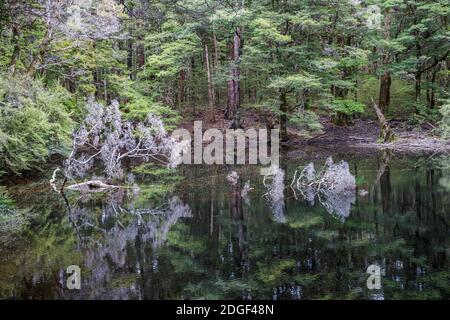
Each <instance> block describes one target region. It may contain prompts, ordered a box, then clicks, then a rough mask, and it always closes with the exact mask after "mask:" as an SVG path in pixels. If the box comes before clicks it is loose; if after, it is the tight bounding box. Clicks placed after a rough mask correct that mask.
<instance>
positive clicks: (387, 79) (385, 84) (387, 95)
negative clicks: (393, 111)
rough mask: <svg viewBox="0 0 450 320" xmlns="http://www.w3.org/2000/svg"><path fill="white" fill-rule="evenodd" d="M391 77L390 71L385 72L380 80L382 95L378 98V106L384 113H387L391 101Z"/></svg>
mask: <svg viewBox="0 0 450 320" xmlns="http://www.w3.org/2000/svg"><path fill="white" fill-rule="evenodd" d="M391 82H392V79H391V75H390V73H389V71H387V72H385V74H383V75H382V76H381V78H380V95H379V97H378V106H379V108H380V109H381V112H382V113H385V112H386V111H387V109H388V107H389V103H390V100H391Z"/></svg>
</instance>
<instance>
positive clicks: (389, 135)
mask: <svg viewBox="0 0 450 320" xmlns="http://www.w3.org/2000/svg"><path fill="white" fill-rule="evenodd" d="M372 104H373V108H374V110H375V113H376V114H377V117H378V123H379V125H380V130H381V131H380V140H381V142H383V143H386V142H392V141H393V140H394V138H395V136H394V133H393V132H392V130H391V126H390V125H389V122H388V121H387V120H386V117H385V116H384V114H383V111H381V109H380V107H378V105H377V104H376V103H375V102H374V101H373V99H372Z"/></svg>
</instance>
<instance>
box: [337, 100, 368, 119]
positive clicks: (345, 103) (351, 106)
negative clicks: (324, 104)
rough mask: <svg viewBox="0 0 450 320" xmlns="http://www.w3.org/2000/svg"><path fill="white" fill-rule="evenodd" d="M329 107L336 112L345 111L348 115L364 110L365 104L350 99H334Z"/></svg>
mask: <svg viewBox="0 0 450 320" xmlns="http://www.w3.org/2000/svg"><path fill="white" fill-rule="evenodd" d="M329 107H330V109H331V110H333V111H334V112H339V113H343V114H345V115H348V116H351V115H354V114H358V113H363V112H364V104H362V103H361V102H358V101H354V100H350V99H334V100H333V101H332V102H331V103H330V106H329Z"/></svg>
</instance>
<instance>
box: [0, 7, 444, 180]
mask: <svg viewBox="0 0 450 320" xmlns="http://www.w3.org/2000/svg"><path fill="white" fill-rule="evenodd" d="M368 9H369V10H368ZM449 10H450V9H449V4H448V2H447V1H444V0H441V1H415V0H414V1H403V0H389V1H376V0H374V1H348V0H339V1H300V0H299V1H294V0H286V1H275V0H273V1H229V0H226V1H195V0H194V1H178V0H162V1H144V0H143V1H138V0H133V1H132V0H130V1H114V0H99V1H91V0H79V1H71V0H67V1H44V0H42V1H40V0H38V1H34V0H33V1H21V0H3V1H2V2H1V3H0V12H1V16H0V28H1V29H0V30H1V35H0V36H1V37H0V41H1V42H0V43H1V45H0V52H1V55H0V72H1V77H0V79H1V80H0V81H1V82H0V101H1V113H0V117H1V121H0V163H1V166H0V168H1V171H2V174H3V175H5V176H20V175H23V174H29V173H31V172H35V171H36V170H42V169H43V168H44V167H45V165H46V164H47V163H48V162H49V161H52V160H57V159H58V158H59V159H60V158H63V157H66V156H67V155H68V153H69V152H70V147H71V138H72V137H71V136H72V132H73V130H74V129H76V128H77V127H78V126H79V125H80V124H81V122H82V119H83V118H84V116H85V114H86V112H87V111H86V109H87V108H86V103H87V100H88V98H89V97H94V99H95V100H96V101H98V102H99V103H103V104H110V103H111V101H113V100H115V101H118V103H119V108H120V111H121V113H122V114H123V116H124V117H125V118H126V119H128V120H131V121H138V120H140V119H143V118H145V116H146V115H147V114H148V113H153V114H156V115H158V116H160V117H161V118H162V119H163V121H164V123H165V125H166V126H168V127H169V128H170V127H172V128H173V127H175V126H178V125H180V123H181V124H183V122H184V123H186V122H187V121H189V120H192V119H201V120H204V121H205V122H207V123H208V124H209V126H210V127H214V126H216V127H220V126H226V127H243V126H244V127H245V125H246V120H247V122H248V121H250V120H248V119H253V120H254V121H256V123H257V124H258V125H260V126H264V127H269V128H273V127H278V128H280V131H281V135H282V141H284V142H287V143H289V141H294V142H295V141H302V140H307V139H309V138H311V137H314V136H316V135H317V134H319V133H323V132H326V130H327V128H329V127H328V126H327V125H326V124H327V123H328V122H327V121H330V122H331V123H332V124H334V125H337V126H344V127H345V126H352V125H353V124H354V123H355V120H357V119H365V120H366V119H374V120H377V121H378V118H377V114H379V115H381V117H382V119H384V120H383V125H382V127H384V122H386V123H387V121H386V119H388V120H391V119H392V120H395V121H396V122H395V123H396V124H398V123H400V124H401V125H402V126H403V127H404V128H406V130H408V131H411V130H412V131H421V130H422V131H423V130H426V131H427V134H430V135H432V136H435V137H441V138H443V139H445V138H448V137H449V135H450V102H449V97H448V84H449V82H448V81H449V78H448V73H449V68H448V61H449V58H450V57H449V29H448V28H449V25H448V19H449V12H450V11H449ZM374 106H376V107H377V109H378V111H380V112H381V113H376V112H375V110H376V109H374ZM255 119H256V120H255ZM224 121H225V123H223V122H224ZM387 124H388V123H387ZM364 125H365V123H364V122H362V123H361V126H362V128H361V129H362V133H364V131H365V129H364ZM331 134H334V133H333V132H331ZM377 138H378V137H377ZM419 138H422V137H420V136H419ZM392 139H394V137H393V135H392V136H391V135H390V134H386V133H383V132H382V134H381V136H380V137H379V139H378V140H377V139H375V140H376V141H378V142H381V143H382V142H389V141H390V140H392Z"/></svg>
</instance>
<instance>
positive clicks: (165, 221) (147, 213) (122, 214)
mask: <svg viewBox="0 0 450 320" xmlns="http://www.w3.org/2000/svg"><path fill="white" fill-rule="evenodd" d="M125 196H126V192H124V190H123V189H118V190H113V191H111V192H109V193H108V195H107V196H106V198H107V200H106V201H105V204H104V206H103V208H102V212H101V217H100V218H96V216H95V215H93V212H92V210H90V209H89V208H87V207H83V206H79V207H76V208H73V207H71V208H70V210H69V212H70V214H69V215H70V220H71V221H72V223H73V225H74V226H75V228H76V230H77V233H78V235H79V238H80V239H81V241H82V247H83V249H82V252H83V255H84V263H85V267H86V269H87V270H89V272H90V276H89V278H88V280H86V281H85V282H83V286H84V287H85V290H84V291H86V292H89V295H92V296H102V297H105V296H104V295H105V294H106V292H104V289H105V286H108V287H109V286H110V285H111V283H112V282H114V279H113V278H114V274H115V272H117V271H118V270H121V272H125V273H127V272H131V273H137V274H139V273H140V271H141V270H142V269H141V266H140V264H142V263H145V262H144V261H139V259H138V258H137V257H138V256H139V255H140V253H138V252H137V251H143V250H144V247H145V246H146V245H147V244H148V245H150V247H151V248H153V249H156V248H158V247H160V246H162V245H163V244H164V243H165V242H166V240H167V235H168V232H169V230H170V228H171V227H172V226H173V225H175V224H176V223H177V221H178V220H179V219H180V218H189V217H191V216H192V213H191V209H190V208H189V206H187V205H185V204H184V203H183V202H182V201H181V200H180V199H179V198H178V197H176V196H174V197H172V198H171V199H170V200H169V201H168V202H167V203H166V204H165V205H163V206H161V207H159V208H135V207H134V205H133V202H132V201H131V203H129V204H128V205H126V207H124V205H123V204H124V203H126V202H125V201H124V200H125V199H124V198H125ZM88 199H89V197H88V196H86V195H83V196H82V197H81V198H80V199H79V201H81V203H85V204H87V203H88V202H89V200H88ZM130 250H131V251H130ZM130 255H131V256H130ZM156 259H157V257H156ZM133 261H134V264H135V265H131V266H130V263H131V264H133ZM152 263H156V264H157V261H156V262H155V261H153V262H152ZM129 290H131V291H129ZM129 290H125V289H124V288H117V290H112V289H111V288H109V289H108V290H107V292H108V293H107V295H108V296H110V297H113V298H120V297H121V295H124V296H123V297H127V296H130V295H133V296H134V295H136V294H138V293H139V290H138V288H136V286H135V285H133V286H131V287H130V288H129Z"/></svg>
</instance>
